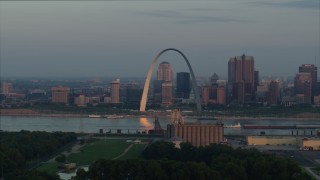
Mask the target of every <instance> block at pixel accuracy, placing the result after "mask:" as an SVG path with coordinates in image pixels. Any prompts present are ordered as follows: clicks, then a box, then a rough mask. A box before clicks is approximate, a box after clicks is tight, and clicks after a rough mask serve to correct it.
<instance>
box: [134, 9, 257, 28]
mask: <svg viewBox="0 0 320 180" xmlns="http://www.w3.org/2000/svg"><path fill="white" fill-rule="evenodd" d="M189 10H194V11H203V12H204V11H211V12H212V11H215V9H210V8H192V9H189ZM134 13H135V14H138V15H144V16H150V17H153V18H167V19H170V20H171V21H172V22H173V23H181V24H189V23H209V22H221V23H226V22H239V23H248V22H251V21H248V20H243V19H236V18H228V17H219V16H213V15H200V14H199V13H197V14H196V15H190V14H187V13H181V12H179V11H172V10H156V11H149V12H146V11H144V12H134Z"/></svg>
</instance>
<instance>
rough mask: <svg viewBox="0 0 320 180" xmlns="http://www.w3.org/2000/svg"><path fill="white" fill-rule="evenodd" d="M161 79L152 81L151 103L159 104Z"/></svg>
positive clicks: (160, 99)
mask: <svg viewBox="0 0 320 180" xmlns="http://www.w3.org/2000/svg"><path fill="white" fill-rule="evenodd" d="M163 82H164V81H163V80H154V81H153V94H152V95H153V104H161V101H162V83H163Z"/></svg>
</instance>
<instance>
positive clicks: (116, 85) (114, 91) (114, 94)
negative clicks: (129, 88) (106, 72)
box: [111, 79, 120, 104]
mask: <svg viewBox="0 0 320 180" xmlns="http://www.w3.org/2000/svg"><path fill="white" fill-rule="evenodd" d="M111 103H115V104H116V103H120V79H116V80H114V81H112V83H111Z"/></svg>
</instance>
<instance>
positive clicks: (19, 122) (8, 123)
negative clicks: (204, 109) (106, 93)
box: [0, 116, 320, 136]
mask: <svg viewBox="0 0 320 180" xmlns="http://www.w3.org/2000/svg"><path fill="white" fill-rule="evenodd" d="M159 121H160V124H161V127H162V128H163V129H166V126H167V124H168V123H170V120H169V117H168V118H159ZM185 122H201V123H216V122H217V121H215V120H201V121H199V120H197V119H195V118H186V119H185ZM238 122H239V123H240V124H241V126H243V125H245V124H246V125H249V124H250V125H284V126H285V125H288V126H289V125H290V126H291V125H320V121H319V120H317V119H258V118H257V119H241V120H239V119H233V118H230V119H224V120H223V123H224V124H225V125H234V124H237V123H238ZM153 127H154V119H153V118H145V117H134V118H124V119H107V118H77V117H27V116H0V129H1V130H3V131H20V130H29V131H46V132H53V131H63V132H76V133H79V132H85V133H98V132H99V130H100V129H102V130H103V131H104V132H109V131H110V130H111V133H115V132H117V130H118V129H121V133H137V132H144V131H147V130H150V129H153ZM224 131H225V134H226V135H248V134H251V135H259V134H260V133H261V132H262V131H264V133H265V134H266V135H292V134H293V135H296V134H298V135H306V136H308V135H311V134H312V135H314V134H315V130H311V129H299V130H296V129H285V130H279V129H265V130H263V129H243V128H225V129H224Z"/></svg>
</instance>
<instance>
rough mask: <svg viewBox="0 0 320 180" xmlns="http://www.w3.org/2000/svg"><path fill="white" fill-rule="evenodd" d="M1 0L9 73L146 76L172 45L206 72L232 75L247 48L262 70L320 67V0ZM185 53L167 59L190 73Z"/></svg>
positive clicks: (288, 72) (280, 72)
mask: <svg viewBox="0 0 320 180" xmlns="http://www.w3.org/2000/svg"><path fill="white" fill-rule="evenodd" d="M0 3H1V7H0V8H1V17H0V35H1V43H0V47H1V61H0V63H1V64H0V65H1V67H0V68H1V74H0V75H1V77H79V76H81V77H105V76H112V77H126V76H127V77H145V76H146V74H147V72H146V71H145V70H146V69H147V68H148V67H149V65H150V61H151V60H152V58H153V57H154V55H155V54H157V53H158V52H159V51H160V50H162V49H165V48H177V49H179V50H181V51H182V52H183V53H184V54H186V56H187V57H188V59H189V60H190V63H191V65H192V66H193V68H194V71H195V74H196V76H198V77H203V76H206V77H209V76H211V75H212V74H213V73H217V74H219V76H221V77H226V76H227V63H228V60H229V58H230V57H232V56H233V55H239V54H246V55H249V56H254V57H255V66H256V69H259V70H260V73H261V76H267V75H270V74H272V75H277V76H294V74H295V73H296V72H297V69H296V67H297V66H299V65H300V64H315V65H316V66H319V56H320V55H319V42H320V41H319V8H318V7H319V5H318V2H317V1H316V0H300V1H294V2H293V1H284V0H282V1H253V0H252V1H247V0H241V1H240V2H239V1H234V0H230V1H228V2H224V1H215V2H209V1H199V2H189V1H184V2H183V3H181V1H173V2H158V1H155V2H148V1H143V2H140V1H134V3H133V2H127V1H122V2H112V1H105V2H104V1H102V2H101V1H97V2H49V1H46V2H42V3H39V2H0ZM146 7H148V8H146ZM84 12H88V13H84ZM266 14H268V16H266ZM39 15H41V16H39ZM180 58H181V57H179V56H177V55H175V54H174V53H167V54H165V55H164V56H163V57H162V58H161V59H160V61H161V62H162V61H168V62H170V63H171V64H172V66H173V69H174V71H176V72H183V71H186V70H187V67H186V65H184V64H183V63H182V62H181V60H178V59H180ZM132 67H139V68H132ZM284 69H285V71H284Z"/></svg>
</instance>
